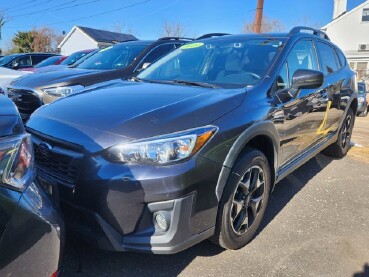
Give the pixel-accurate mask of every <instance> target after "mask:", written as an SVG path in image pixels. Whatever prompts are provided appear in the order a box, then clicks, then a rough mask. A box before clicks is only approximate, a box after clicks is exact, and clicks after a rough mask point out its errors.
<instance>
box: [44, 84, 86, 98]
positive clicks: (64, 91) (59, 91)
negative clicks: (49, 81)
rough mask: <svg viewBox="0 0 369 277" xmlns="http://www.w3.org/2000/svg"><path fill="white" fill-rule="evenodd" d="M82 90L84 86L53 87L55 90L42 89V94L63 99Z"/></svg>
mask: <svg viewBox="0 0 369 277" xmlns="http://www.w3.org/2000/svg"><path fill="white" fill-rule="evenodd" d="M83 89H84V86H80V85H77V86H68V87H55V88H44V89H42V91H43V92H45V93H46V94H50V95H53V96H58V97H64V96H67V95H69V94H72V93H76V92H79V91H81V90H83Z"/></svg>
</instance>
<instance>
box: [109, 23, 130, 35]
mask: <svg viewBox="0 0 369 277" xmlns="http://www.w3.org/2000/svg"><path fill="white" fill-rule="evenodd" d="M111 30H112V32H116V33H124V34H129V35H134V34H135V33H136V31H135V30H134V28H133V27H132V26H131V25H126V24H124V23H123V22H114V23H113V26H112V28H111Z"/></svg>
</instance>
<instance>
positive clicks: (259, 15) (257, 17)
mask: <svg viewBox="0 0 369 277" xmlns="http://www.w3.org/2000/svg"><path fill="white" fill-rule="evenodd" d="M263 7H264V0H258V6H257V8H256V14H255V20H254V32H255V33H260V32H261V22H262V20H263Z"/></svg>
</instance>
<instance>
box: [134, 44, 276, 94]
mask: <svg viewBox="0 0 369 277" xmlns="http://www.w3.org/2000/svg"><path fill="white" fill-rule="evenodd" d="M281 45H282V41H279V40H269V39H266V38H260V39H259V38H257V39H255V38H252V39H250V38H247V37H246V38H232V39H230V38H227V39H213V40H207V41H203V42H193V43H189V44H185V45H183V46H181V47H180V48H178V49H177V50H175V51H173V52H172V53H170V54H169V55H167V56H165V57H163V58H162V59H160V60H158V61H157V62H155V63H154V64H152V65H151V66H150V67H149V68H147V69H146V70H145V71H143V72H142V73H141V74H139V75H138V78H140V79H142V80H144V81H145V80H147V81H150V80H155V81H174V82H175V81H178V80H182V81H189V82H203V83H207V84H213V85H216V86H219V87H228V88H231V87H244V86H246V85H253V84H255V83H257V82H258V81H259V80H260V79H261V78H263V76H264V75H265V74H266V72H267V70H268V68H269V66H270V64H271V61H272V59H273V58H274V56H275V54H276V53H277V51H279V49H280V46H281Z"/></svg>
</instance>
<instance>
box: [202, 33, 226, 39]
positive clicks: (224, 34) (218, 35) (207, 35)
mask: <svg viewBox="0 0 369 277" xmlns="http://www.w3.org/2000/svg"><path fill="white" fill-rule="evenodd" d="M227 35H230V34H227V33H209V34H205V35H202V36H200V37H198V38H196V39H204V38H212V37H222V36H227Z"/></svg>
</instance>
